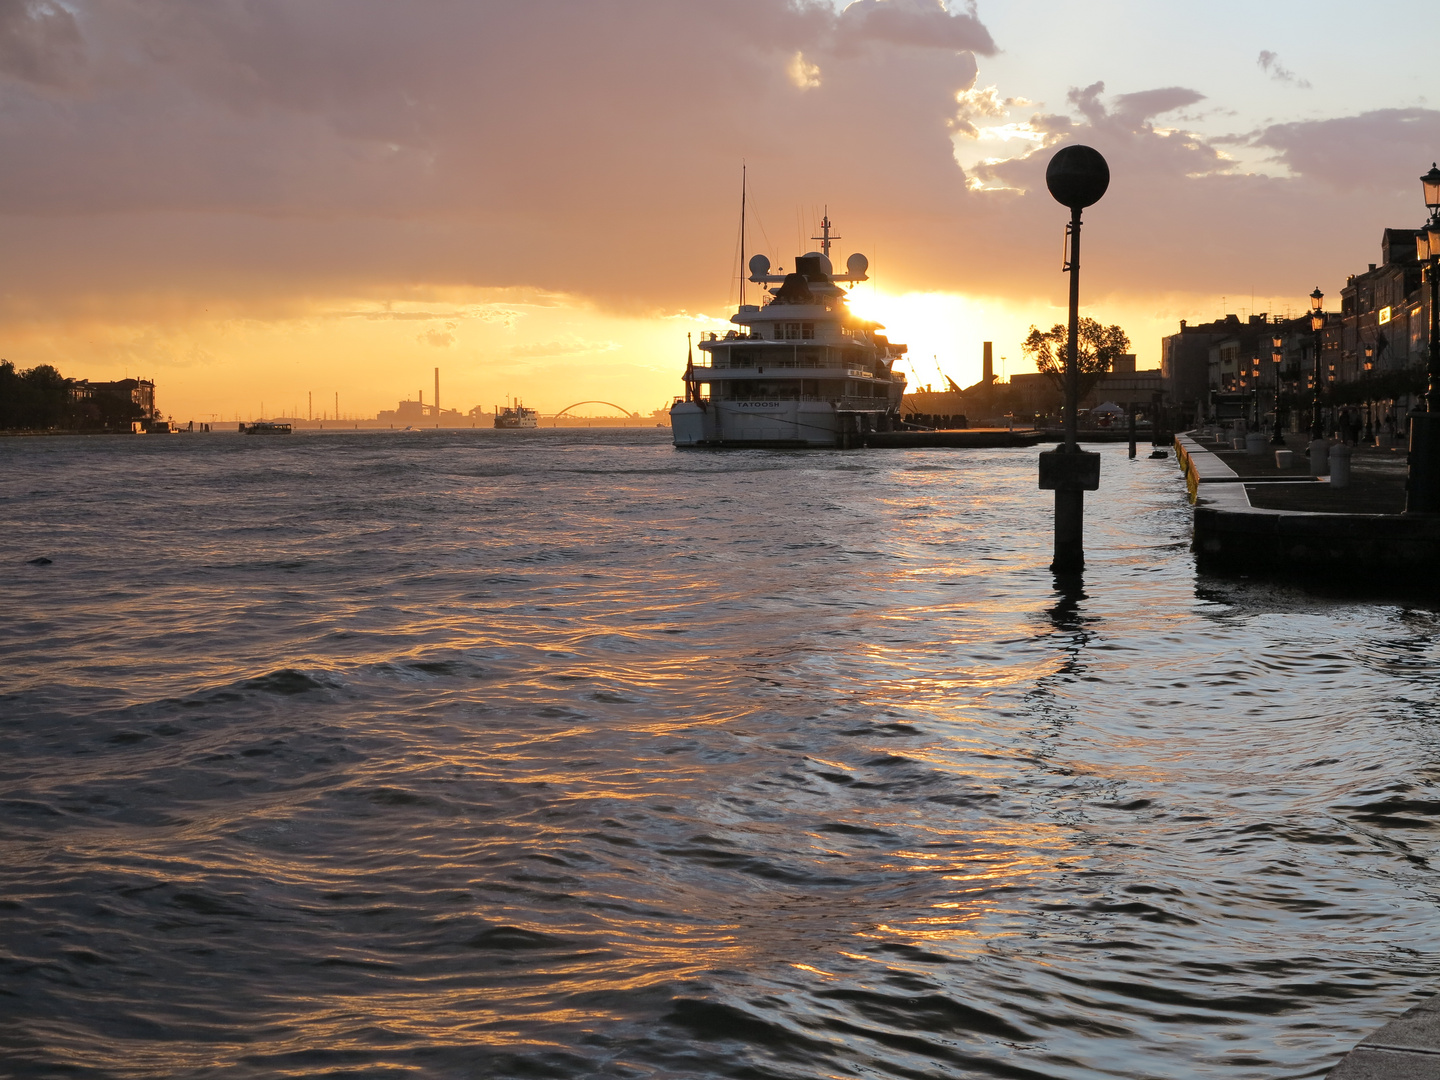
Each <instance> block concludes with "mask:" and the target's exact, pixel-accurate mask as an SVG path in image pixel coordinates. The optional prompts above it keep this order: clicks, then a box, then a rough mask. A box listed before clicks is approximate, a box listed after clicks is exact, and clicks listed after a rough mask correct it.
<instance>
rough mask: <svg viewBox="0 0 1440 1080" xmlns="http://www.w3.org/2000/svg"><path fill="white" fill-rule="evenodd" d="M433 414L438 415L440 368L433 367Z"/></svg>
mask: <svg viewBox="0 0 1440 1080" xmlns="http://www.w3.org/2000/svg"><path fill="white" fill-rule="evenodd" d="M435 415H436V416H439V415H440V369H439V368H438V367H437V368H436V369H435Z"/></svg>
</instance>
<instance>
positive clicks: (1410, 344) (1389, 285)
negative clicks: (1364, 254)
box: [1335, 229, 1430, 383]
mask: <svg viewBox="0 0 1440 1080" xmlns="http://www.w3.org/2000/svg"><path fill="white" fill-rule="evenodd" d="M1416 231H1417V230H1415V229H1386V230H1385V232H1384V233H1383V234H1382V236H1381V238H1380V253H1381V258H1382V259H1383V260H1384V261H1383V262H1381V263H1380V264H1379V265H1378V266H1377V265H1376V264H1375V263H1371V264H1370V267H1369V269H1368V270H1366V271H1364V272H1363V273H1359V274H1352V275H1351V276H1350V277H1349V279H1347V280H1346V282H1345V288H1344V289H1342V290H1341V291H1340V297H1341V304H1340V315H1341V322H1342V330H1341V341H1340V346H1339V356H1338V358H1337V363H1336V372H1335V374H1336V380H1335V381H1337V382H1342V383H1349V382H1355V381H1357V380H1361V379H1365V378H1367V377H1369V378H1371V379H1373V378H1375V377H1377V376H1379V375H1381V374H1384V373H1387V372H1397V371H1403V370H1405V369H1407V368H1409V367H1411V366H1412V364H1418V365H1421V366H1423V365H1424V363H1425V357H1426V350H1427V349H1428V348H1429V341H1428V337H1429V326H1430V312H1429V292H1428V290H1427V289H1425V288H1424V286H1423V283H1422V282H1423V279H1422V275H1421V265H1420V261H1419V259H1417V258H1416V257H1415V234H1416Z"/></svg>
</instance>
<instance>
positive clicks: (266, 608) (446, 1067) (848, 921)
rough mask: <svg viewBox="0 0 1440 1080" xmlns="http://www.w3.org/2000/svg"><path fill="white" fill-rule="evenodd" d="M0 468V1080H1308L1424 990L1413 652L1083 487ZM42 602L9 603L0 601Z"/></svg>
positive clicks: (864, 456)
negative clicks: (1082, 529) (1079, 583)
mask: <svg viewBox="0 0 1440 1080" xmlns="http://www.w3.org/2000/svg"><path fill="white" fill-rule="evenodd" d="M665 437H666V433H665V432H659V431H611V432H605V431H598V430H583V429H569V430H561V431H540V432H528V433H527V432H465V433H454V434H435V433H432V434H428V435H427V434H423V433H414V434H391V433H374V434H364V433H361V434H355V435H339V434H337V435H323V436H317V435H310V436H303V435H296V436H293V437H291V438H289V439H283V438H277V439H275V440H271V441H266V440H262V439H258V438H249V439H247V438H243V437H239V436H224V435H213V436H193V437H186V438H171V439H162V438H152V439H118V440H91V441H81V440H71V439H29V440H20V439H12V440H4V441H0V520H3V523H4V527H3V530H0V611H3V620H0V950H3V953H0V1073H3V1074H4V1075H6V1076H16V1077H51V1076H57V1077H58V1076H67V1077H74V1076H80V1077H87V1076H93V1077H100V1076H105V1077H109V1076H114V1077H142V1076H143V1077H161V1076H164V1077H220V1076H224V1077H251V1076H253V1077H274V1076H346V1077H382V1076H386V1077H388V1076H401V1075H406V1076H423V1077H560V1078H564V1077H646V1078H658V1077H753V1078H759V1077H807V1078H808V1077H857V1078H858V1077H864V1078H888V1077H920V1076H926V1077H928V1076H962V1077H963V1076H976V1077H1015V1078H1021V1077H1064V1078H1098V1077H1130V1078H1133V1077H1227V1078H1229V1077H1234V1078H1239V1077H1264V1078H1266V1080H1270V1078H1279V1077H1299V1076H1318V1075H1321V1074H1322V1073H1323V1072H1324V1071H1325V1069H1327V1068H1328V1067H1329V1066H1330V1065H1331V1064H1332V1063H1333V1062H1334V1061H1335V1060H1336V1059H1337V1058H1338V1057H1339V1056H1340V1054H1341V1053H1343V1052H1344V1051H1345V1050H1346V1049H1348V1048H1349V1046H1350V1045H1351V1043H1353V1042H1354V1041H1355V1040H1356V1039H1357V1038H1358V1037H1359V1036H1360V1035H1361V1034H1363V1033H1364V1032H1365V1031H1367V1030H1368V1029H1370V1028H1372V1027H1374V1026H1375V1025H1376V1024H1378V1023H1380V1022H1381V1021H1382V1020H1384V1019H1386V1018H1388V1017H1389V1016H1390V1015H1392V1014H1393V1013H1395V1012H1397V1011H1399V1010H1400V1009H1402V1008H1404V1007H1405V1006H1406V1005H1407V1004H1409V1003H1413V1001H1414V1000H1415V999H1416V995H1417V994H1419V993H1423V992H1425V991H1427V990H1428V989H1429V987H1430V984H1431V983H1432V981H1433V980H1434V979H1435V978H1436V975H1437V962H1436V957H1437V951H1440V919H1437V917H1436V897H1437V893H1440V875H1437V873H1436V870H1435V869H1434V867H1433V866H1432V863H1431V858H1432V856H1433V855H1434V853H1435V828H1434V826H1435V825H1436V823H1437V820H1440V819H1437V812H1440V791H1437V779H1440V715H1437V707H1436V702H1435V691H1434V687H1435V675H1436V671H1437V663H1440V646H1437V644H1436V641H1435V633H1436V628H1437V626H1436V624H1437V619H1436V616H1435V615H1434V614H1432V613H1431V612H1429V611H1423V610H1403V609H1401V608H1398V607H1394V606H1382V605H1373V606H1369V605H1363V604H1358V603H1352V602H1334V601H1325V600H1318V599H1313V598H1307V597H1305V596H1303V595H1301V594H1298V593H1293V592H1288V591H1285V590H1280V589H1272V588H1268V587H1260V586H1231V585H1225V584H1223V583H1220V582H1214V581H1206V580H1203V579H1197V577H1196V575H1195V573H1194V569H1193V563H1192V560H1191V557H1190V555H1189V553H1188V550H1187V545H1188V540H1187V532H1188V526H1189V510H1188V508H1187V507H1186V505H1185V502H1184V488H1183V484H1182V483H1181V481H1180V479H1179V477H1178V475H1177V473H1176V471H1175V467H1174V464H1173V462H1165V463H1160V462H1151V461H1148V460H1145V459H1144V458H1143V457H1142V459H1141V460H1138V461H1134V462H1130V461H1127V460H1126V459H1125V454H1124V448H1123V447H1111V448H1107V449H1106V450H1105V451H1104V452H1105V454H1106V458H1105V472H1104V480H1103V484H1104V488H1103V491H1102V492H1101V493H1100V496H1099V497H1093V496H1092V498H1091V500H1090V503H1089V509H1090V511H1091V514H1090V521H1089V546H1090V549H1091V564H1092V565H1091V570H1090V573H1089V574H1088V576H1087V580H1086V595H1085V596H1084V597H1083V598H1080V599H1078V600H1075V601H1066V600H1065V599H1064V598H1062V597H1060V596H1059V595H1058V594H1057V593H1056V592H1055V590H1054V583H1053V580H1052V579H1051V577H1050V576H1049V575H1048V573H1046V572H1045V570H1044V564H1045V562H1046V561H1047V555H1048V552H1047V550H1046V549H1047V545H1048V536H1047V533H1046V531H1045V530H1046V523H1045V514H1046V510H1047V498H1048V496H1047V495H1046V494H1044V493H1041V492H1037V491H1035V490H1034V473H1035V464H1034V461H1035V457H1034V451H975V452H955V451H948V452H947V451H931V452H913V453H908V452H887V451H877V452H852V453H845V454H842V453H821V452H813V453H806V454H784V453H769V452H745V453H728V454H704V453H684V452H676V451H674V450H672V449H671V448H670V447H669V445H668V444H667V443H665V442H663V441H662V440H663V439H664V438H665ZM40 556H45V557H48V558H50V559H52V560H53V562H52V563H51V564H50V565H43V566H41V565H32V564H30V563H29V562H28V561H27V560H29V559H33V558H37V557H40Z"/></svg>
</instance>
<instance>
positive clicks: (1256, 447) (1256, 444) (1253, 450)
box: [1245, 431, 1270, 457]
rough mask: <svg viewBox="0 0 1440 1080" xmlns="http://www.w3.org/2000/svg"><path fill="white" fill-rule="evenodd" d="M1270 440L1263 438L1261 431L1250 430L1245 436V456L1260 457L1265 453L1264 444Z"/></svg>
mask: <svg viewBox="0 0 1440 1080" xmlns="http://www.w3.org/2000/svg"><path fill="white" fill-rule="evenodd" d="M1269 441H1270V440H1269V439H1267V438H1265V435H1264V433H1263V432H1259V431H1252V432H1250V434H1249V435H1246V436H1245V454H1246V456H1247V457H1262V456H1263V455H1264V453H1265V446H1266V444H1267V443H1268V442H1269Z"/></svg>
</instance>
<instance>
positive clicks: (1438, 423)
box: [1405, 163, 1440, 514]
mask: <svg viewBox="0 0 1440 1080" xmlns="http://www.w3.org/2000/svg"><path fill="white" fill-rule="evenodd" d="M1420 184H1421V186H1422V187H1423V188H1424V190H1425V209H1426V210H1428V211H1430V220H1429V221H1427V222H1426V223H1425V228H1423V229H1421V230H1420V232H1419V233H1418V234H1417V235H1416V237H1415V254H1416V255H1418V256H1419V257H1420V259H1421V260H1422V261H1423V262H1424V263H1425V276H1426V278H1428V279H1429V282H1430V363H1429V365H1428V367H1429V370H1428V371H1427V376H1428V377H1427V379H1426V385H1425V405H1424V410H1423V411H1422V412H1418V413H1412V414H1411V415H1410V455H1409V457H1410V461H1409V464H1410V478H1409V481H1408V482H1407V483H1406V485H1405V488H1406V492H1405V512H1406V513H1407V514H1434V513H1440V168H1436V166H1435V165H1434V164H1433V163H1432V164H1431V166H1430V171H1429V172H1428V173H1426V174H1425V175H1424V176H1422V177H1420Z"/></svg>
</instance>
